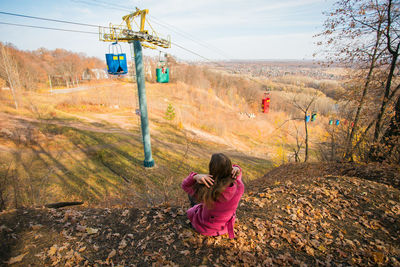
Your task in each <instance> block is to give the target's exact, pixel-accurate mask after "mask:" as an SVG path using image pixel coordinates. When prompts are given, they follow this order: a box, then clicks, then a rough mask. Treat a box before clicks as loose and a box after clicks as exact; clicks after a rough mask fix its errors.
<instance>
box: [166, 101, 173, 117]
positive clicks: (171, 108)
mask: <svg viewBox="0 0 400 267" xmlns="http://www.w3.org/2000/svg"><path fill="white" fill-rule="evenodd" d="M165 119H166V120H169V121H172V120H174V119H175V109H174V107H173V106H172V104H171V103H169V104H168V107H167V111H166V112H165Z"/></svg>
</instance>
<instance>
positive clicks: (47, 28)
mask: <svg viewBox="0 0 400 267" xmlns="http://www.w3.org/2000/svg"><path fill="white" fill-rule="evenodd" d="M0 24H4V25H12V26H19V27H27V28H37V29H44V30H55V31H64V32H77V33H89V34H97V35H98V34H99V33H98V32H88V31H79V30H69V29H61V28H52V27H42V26H35V25H26V24H17V23H8V22H3V21H0Z"/></svg>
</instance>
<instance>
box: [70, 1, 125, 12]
mask: <svg viewBox="0 0 400 267" xmlns="http://www.w3.org/2000/svg"><path fill="white" fill-rule="evenodd" d="M71 1H72V2H75V3H83V4H86V5H89V6H94V3H93V2H88V1H83V0H71ZM96 5H97V6H101V7H104V8H107V9H114V10H119V11H127V10H126V9H121V8H117V7H115V6H113V5H104V4H101V3H96Z"/></svg>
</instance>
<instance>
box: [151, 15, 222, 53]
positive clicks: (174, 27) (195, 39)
mask: <svg viewBox="0 0 400 267" xmlns="http://www.w3.org/2000/svg"><path fill="white" fill-rule="evenodd" d="M148 16H149V17H150V18H151V20H152V23H155V24H157V25H159V26H161V27H164V28H166V29H169V30H171V31H173V32H175V33H177V34H178V35H180V36H182V37H184V38H186V39H188V40H191V41H192V42H194V43H197V44H198V45H200V46H202V47H204V48H207V49H209V50H211V51H213V52H215V53H217V54H219V55H220V56H222V57H224V58H226V59H230V58H229V56H227V55H226V54H225V53H224V52H223V51H222V50H220V49H219V48H217V47H215V46H212V45H211V44H208V43H206V42H204V41H201V40H199V39H197V38H195V37H193V36H192V35H191V34H189V33H186V32H185V31H183V30H180V29H179V28H177V27H176V26H174V25H171V24H168V23H165V22H162V21H160V20H159V19H156V18H155V17H154V16H151V15H148ZM157 21H158V22H157ZM167 25H169V26H167Z"/></svg>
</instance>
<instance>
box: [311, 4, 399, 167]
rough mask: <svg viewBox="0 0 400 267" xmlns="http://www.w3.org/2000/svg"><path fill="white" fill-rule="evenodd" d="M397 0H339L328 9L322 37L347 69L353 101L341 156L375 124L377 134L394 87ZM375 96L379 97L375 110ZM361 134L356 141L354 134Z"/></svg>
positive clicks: (348, 154) (350, 154)
mask: <svg viewBox="0 0 400 267" xmlns="http://www.w3.org/2000/svg"><path fill="white" fill-rule="evenodd" d="M399 12H400V11H399V2H398V1H396V2H394V1H392V0H374V1H371V0H340V1H338V2H336V4H335V8H334V11H333V12H329V13H327V15H328V18H327V19H326V21H325V23H324V28H325V30H324V32H322V33H321V34H319V35H317V36H318V37H324V41H321V42H319V44H321V45H324V46H325V47H326V48H327V51H324V52H326V53H325V55H326V58H327V59H328V61H329V63H340V64H341V65H342V66H345V67H347V68H348V69H349V70H350V71H351V73H350V75H349V76H350V77H351V84H352V86H350V87H348V91H347V93H348V94H347V98H348V100H349V101H350V102H351V104H352V105H354V107H355V112H354V117H353V118H352V122H353V127H352V128H351V129H350V133H349V135H348V139H347V141H346V143H347V145H346V152H345V155H344V158H345V159H347V160H353V154H354V151H355V150H356V149H357V148H358V147H359V145H360V143H361V142H360V141H363V140H364V139H365V138H366V137H368V134H367V132H368V131H370V130H371V129H373V128H374V127H372V126H373V125H375V134H374V138H373V139H374V141H375V142H376V141H378V140H379V139H380V135H381V132H382V127H383V119H384V118H385V116H386V115H387V113H388V112H387V107H388V103H390V102H393V97H395V95H396V92H397V91H398V89H399V88H398V87H396V86H393V80H394V79H393V77H394V75H395V73H396V72H395V71H394V70H395V68H396V64H397V59H398V52H399V34H398V32H399V25H400V24H399V18H400V17H399ZM377 99H381V105H380V109H379V110H376V109H375V110H374V108H373V107H375V106H377V105H376V103H377ZM357 135H358V136H361V138H362V140H358V141H357V142H355V137H356V136H357Z"/></svg>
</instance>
